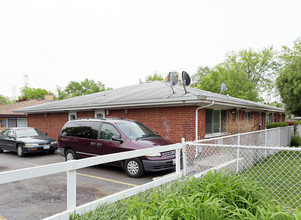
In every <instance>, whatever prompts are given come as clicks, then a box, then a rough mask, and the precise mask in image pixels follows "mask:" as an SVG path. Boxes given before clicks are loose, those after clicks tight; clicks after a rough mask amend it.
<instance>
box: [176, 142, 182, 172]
mask: <svg viewBox="0 0 301 220" xmlns="http://www.w3.org/2000/svg"><path fill="white" fill-rule="evenodd" d="M180 172H181V149H180V148H178V149H176V173H180Z"/></svg>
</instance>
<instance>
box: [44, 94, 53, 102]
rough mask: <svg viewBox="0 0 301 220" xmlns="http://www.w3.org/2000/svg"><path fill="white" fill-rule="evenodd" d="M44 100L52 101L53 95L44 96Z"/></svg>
mask: <svg viewBox="0 0 301 220" xmlns="http://www.w3.org/2000/svg"><path fill="white" fill-rule="evenodd" d="M44 100H46V101H53V95H52V94H46V95H45V96H44Z"/></svg>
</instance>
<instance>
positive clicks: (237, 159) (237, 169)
mask: <svg viewBox="0 0 301 220" xmlns="http://www.w3.org/2000/svg"><path fill="white" fill-rule="evenodd" d="M237 145H238V148H237V152H236V174H238V171H239V146H240V133H238V136H237Z"/></svg>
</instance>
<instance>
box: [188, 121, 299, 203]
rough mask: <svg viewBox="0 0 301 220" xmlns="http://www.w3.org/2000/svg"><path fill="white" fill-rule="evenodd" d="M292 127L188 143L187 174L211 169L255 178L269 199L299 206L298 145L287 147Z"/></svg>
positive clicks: (193, 174)
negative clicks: (296, 146)
mask: <svg viewBox="0 0 301 220" xmlns="http://www.w3.org/2000/svg"><path fill="white" fill-rule="evenodd" d="M292 134H293V128H292V127H286V128H281V129H270V130H264V131H259V132H251V133H246V134H240V135H232V136H226V137H222V138H213V139H208V140H207V139H206V140H201V141H198V142H187V143H186V150H185V159H184V163H185V162H186V170H185V172H186V175H189V176H196V177H199V176H201V175H202V174H205V173H206V172H207V171H208V170H210V169H215V170H227V171H229V170H230V171H232V172H233V173H234V174H237V175H240V176H241V177H242V178H245V179H246V180H248V181H256V182H257V183H258V184H259V185H260V186H262V187H263V188H264V190H263V191H264V192H265V193H266V194H267V196H268V197H269V198H270V199H276V200H278V201H280V202H282V203H283V204H284V205H286V206H287V207H290V208H301V148H290V147H282V146H288V144H289V143H290V139H291V136H292Z"/></svg>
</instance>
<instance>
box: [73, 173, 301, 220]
mask: <svg viewBox="0 0 301 220" xmlns="http://www.w3.org/2000/svg"><path fill="white" fill-rule="evenodd" d="M263 192H264V189H263V188H261V187H259V186H258V184H257V183H256V182H251V181H246V180H244V179H243V178H241V177H240V176H236V175H234V174H233V173H231V172H228V173H225V172H216V171H215V172H208V173H207V174H206V175H205V176H203V177H202V178H199V179H196V178H190V179H188V180H185V179H184V180H183V181H180V182H175V183H172V184H169V185H165V186H161V187H159V188H156V189H152V190H148V191H146V192H143V193H140V194H138V195H136V196H133V197H130V198H128V199H124V200H121V201H118V202H115V203H112V204H105V205H101V206H100V207H99V208H98V209H96V210H94V211H91V212H89V213H86V214H84V215H81V216H80V215H75V216H71V218H70V219H87V220H88V219H89V220H93V219H95V220H96V219H132V220H140V219H141V220H144V219H152V220H153V219H162V220H166V219H168V220H169V219H170V220H171V219H179V220H184V219H187V220H188V219H189V220H190V219H295V217H296V216H297V215H298V216H299V215H300V212H299V210H295V212H294V215H292V214H291V213H290V212H289V211H287V210H286V209H285V208H284V207H282V206H281V205H276V204H277V202H276V201H273V202H271V201H269V200H268V199H267V197H266V196H265V194H264V193H263ZM296 219H297V218H296Z"/></svg>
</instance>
